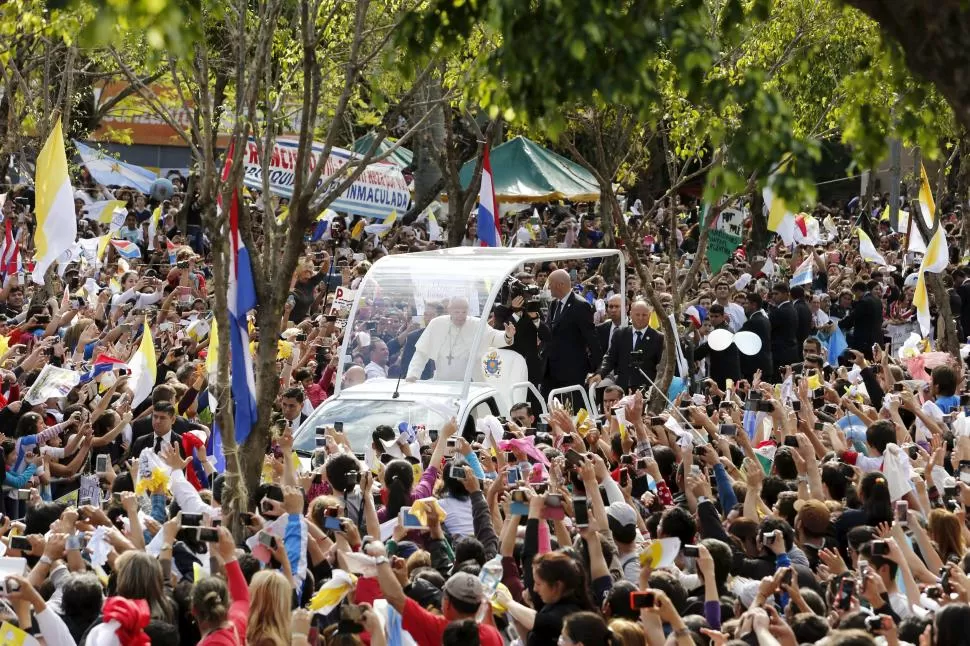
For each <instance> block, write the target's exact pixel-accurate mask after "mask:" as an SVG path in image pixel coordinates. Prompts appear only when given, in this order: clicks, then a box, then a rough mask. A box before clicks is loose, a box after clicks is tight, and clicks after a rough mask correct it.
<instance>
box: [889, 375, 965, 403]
mask: <svg viewBox="0 0 970 646" xmlns="http://www.w3.org/2000/svg"><path fill="white" fill-rule="evenodd" d="M904 390H906V386H904V385H903V382H901V381H897V382H896V383H894V384H893V392H894V393H901V392H903V391H904ZM963 397H964V396H961V397H960V405H961V406H962V405H963Z"/></svg>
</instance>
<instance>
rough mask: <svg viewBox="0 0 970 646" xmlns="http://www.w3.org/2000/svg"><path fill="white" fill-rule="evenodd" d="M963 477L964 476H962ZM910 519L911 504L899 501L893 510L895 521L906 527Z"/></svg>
mask: <svg viewBox="0 0 970 646" xmlns="http://www.w3.org/2000/svg"><path fill="white" fill-rule="evenodd" d="M961 477H962V474H961ZM908 518H909V503H908V502H906V501H905V500H897V501H896V506H895V507H894V508H893V519H894V520H895V521H896V522H897V523H899V524H900V525H902V526H903V527H905V526H906V523H907V520H908Z"/></svg>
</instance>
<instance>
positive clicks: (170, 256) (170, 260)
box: [165, 240, 178, 266]
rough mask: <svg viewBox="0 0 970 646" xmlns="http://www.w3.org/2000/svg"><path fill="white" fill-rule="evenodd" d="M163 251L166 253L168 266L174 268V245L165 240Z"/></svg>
mask: <svg viewBox="0 0 970 646" xmlns="http://www.w3.org/2000/svg"><path fill="white" fill-rule="evenodd" d="M165 250H166V251H168V264H170V265H172V266H174V265H175V263H176V262H177V261H178V253H177V252H176V247H175V243H174V242H172V241H171V240H165Z"/></svg>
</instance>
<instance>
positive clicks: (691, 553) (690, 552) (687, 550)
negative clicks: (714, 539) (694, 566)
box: [681, 545, 701, 558]
mask: <svg viewBox="0 0 970 646" xmlns="http://www.w3.org/2000/svg"><path fill="white" fill-rule="evenodd" d="M681 551H682V552H683V553H684V556H686V557H688V558H697V557H698V556H700V555H701V551H700V549H699V548H698V547H697V546H696V545H684V547H682V548H681Z"/></svg>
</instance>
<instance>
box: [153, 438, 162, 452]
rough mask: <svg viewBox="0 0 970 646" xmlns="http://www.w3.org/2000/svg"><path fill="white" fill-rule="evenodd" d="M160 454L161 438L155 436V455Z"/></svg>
mask: <svg viewBox="0 0 970 646" xmlns="http://www.w3.org/2000/svg"><path fill="white" fill-rule="evenodd" d="M161 452H162V438H161V437H159V436H157V435H156V436H155V453H161Z"/></svg>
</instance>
